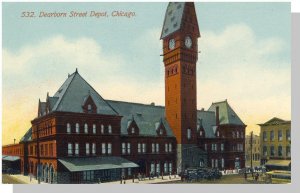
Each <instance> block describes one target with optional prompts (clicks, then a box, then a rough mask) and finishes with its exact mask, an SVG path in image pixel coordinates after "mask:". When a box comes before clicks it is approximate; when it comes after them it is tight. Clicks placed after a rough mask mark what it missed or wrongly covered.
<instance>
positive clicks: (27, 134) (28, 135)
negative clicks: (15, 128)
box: [20, 128, 32, 142]
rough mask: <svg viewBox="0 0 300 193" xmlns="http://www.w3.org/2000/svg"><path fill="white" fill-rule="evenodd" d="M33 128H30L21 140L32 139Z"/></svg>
mask: <svg viewBox="0 0 300 193" xmlns="http://www.w3.org/2000/svg"><path fill="white" fill-rule="evenodd" d="M31 134H32V128H30V129H28V130H27V132H26V133H25V135H24V136H23V137H22V138H21V140H20V142H27V141H31Z"/></svg>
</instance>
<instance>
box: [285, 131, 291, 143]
mask: <svg viewBox="0 0 300 193" xmlns="http://www.w3.org/2000/svg"><path fill="white" fill-rule="evenodd" d="M286 140H287V141H291V132H290V130H286Z"/></svg>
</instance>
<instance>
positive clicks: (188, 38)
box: [184, 36, 193, 48]
mask: <svg viewBox="0 0 300 193" xmlns="http://www.w3.org/2000/svg"><path fill="white" fill-rule="evenodd" d="M184 44H185V46H186V47H187V48H191V47H192V44H193V43H192V39H191V37H190V36H186V37H185V41H184Z"/></svg>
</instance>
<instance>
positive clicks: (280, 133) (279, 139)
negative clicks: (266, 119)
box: [278, 130, 282, 141]
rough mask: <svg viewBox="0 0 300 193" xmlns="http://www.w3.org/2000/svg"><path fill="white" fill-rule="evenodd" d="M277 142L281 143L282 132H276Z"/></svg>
mask: <svg viewBox="0 0 300 193" xmlns="http://www.w3.org/2000/svg"><path fill="white" fill-rule="evenodd" d="M278 141H282V130H279V131H278Z"/></svg>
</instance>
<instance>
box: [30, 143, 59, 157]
mask: <svg viewBox="0 0 300 193" xmlns="http://www.w3.org/2000/svg"><path fill="white" fill-rule="evenodd" d="M28 151H29V155H30V156H36V155H37V145H30V146H29V147H28ZM39 151H40V156H50V157H53V156H54V144H53V143H50V144H48V143H46V144H40V145H39Z"/></svg>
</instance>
